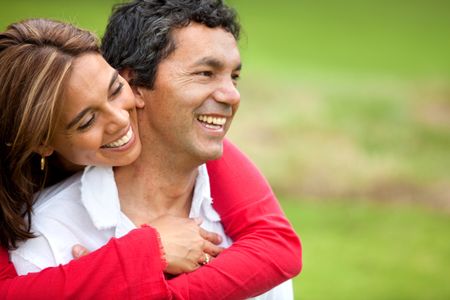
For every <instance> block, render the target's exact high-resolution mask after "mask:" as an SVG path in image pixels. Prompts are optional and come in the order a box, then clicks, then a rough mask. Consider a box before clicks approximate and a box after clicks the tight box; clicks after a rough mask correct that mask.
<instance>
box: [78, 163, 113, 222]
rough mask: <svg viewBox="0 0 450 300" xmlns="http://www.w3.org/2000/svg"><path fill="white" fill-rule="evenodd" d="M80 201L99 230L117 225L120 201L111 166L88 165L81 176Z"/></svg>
mask: <svg viewBox="0 0 450 300" xmlns="http://www.w3.org/2000/svg"><path fill="white" fill-rule="evenodd" d="M81 202H82V203H83V205H84V207H85V208H86V210H87V212H88V214H89V216H90V218H91V220H92V222H93V223H94V225H95V227H96V228H97V229H99V230H103V229H108V228H112V227H115V226H117V224H118V223H119V221H120V214H121V211H120V202H119V193H118V191H117V186H116V182H115V180H114V172H113V169H112V168H111V167H94V166H88V167H86V168H85V169H84V172H83V175H82V176H81Z"/></svg>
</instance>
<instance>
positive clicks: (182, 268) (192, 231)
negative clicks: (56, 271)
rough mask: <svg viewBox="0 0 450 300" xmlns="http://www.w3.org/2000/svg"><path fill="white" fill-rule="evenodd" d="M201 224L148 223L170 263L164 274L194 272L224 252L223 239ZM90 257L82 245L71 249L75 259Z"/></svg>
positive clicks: (172, 220)
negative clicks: (220, 245) (221, 244)
mask: <svg viewBox="0 0 450 300" xmlns="http://www.w3.org/2000/svg"><path fill="white" fill-rule="evenodd" d="M201 223H202V220H200V219H188V218H180V217H175V216H171V215H164V216H161V217H159V218H157V219H155V220H153V221H152V222H150V223H149V224H148V225H150V226H152V227H154V228H155V229H156V230H157V231H158V233H159V236H160V238H161V246H162V247H163V251H164V257H165V259H166V262H167V267H166V269H165V270H164V272H165V273H168V274H171V275H178V274H181V273H187V272H192V271H194V270H196V269H197V268H199V267H200V266H201V265H202V264H205V263H208V262H209V261H210V258H211V257H212V258H214V257H216V256H217V255H219V253H220V252H222V251H223V248H222V247H219V246H217V245H218V244H220V243H221V242H222V238H221V236H220V235H218V234H217V233H214V232H210V231H207V230H204V229H203V228H201V227H200V224H201ZM87 254H89V251H88V250H87V249H86V248H85V247H83V246H82V245H75V246H73V248H72V255H73V257H74V258H75V259H77V258H80V257H81V256H84V255H87Z"/></svg>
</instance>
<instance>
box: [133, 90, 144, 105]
mask: <svg viewBox="0 0 450 300" xmlns="http://www.w3.org/2000/svg"><path fill="white" fill-rule="evenodd" d="M131 89H132V90H133V93H134V99H135V101H136V107H137V108H144V106H145V101H144V89H143V88H142V87H139V86H132V87H131Z"/></svg>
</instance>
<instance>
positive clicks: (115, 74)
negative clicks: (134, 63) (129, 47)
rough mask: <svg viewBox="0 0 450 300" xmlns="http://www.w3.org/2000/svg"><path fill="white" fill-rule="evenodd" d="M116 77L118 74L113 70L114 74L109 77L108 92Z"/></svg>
mask: <svg viewBox="0 0 450 300" xmlns="http://www.w3.org/2000/svg"><path fill="white" fill-rule="evenodd" d="M118 76H119V72H118V71H117V70H115V71H114V73H113V74H112V76H111V80H110V81H109V85H108V91H109V90H110V89H111V87H112V86H113V84H114V82H116V80H117V77H118Z"/></svg>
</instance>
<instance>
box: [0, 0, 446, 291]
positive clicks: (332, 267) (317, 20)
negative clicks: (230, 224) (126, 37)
mask: <svg viewBox="0 0 450 300" xmlns="http://www.w3.org/2000/svg"><path fill="white" fill-rule="evenodd" d="M116 2H117V1H110V0H95V1H87V0H79V1H31V0H28V1H19V0H17V1H13V2H10V1H0V3H1V4H0V8H1V10H0V27H1V28H5V26H6V25H7V24H9V23H11V22H13V21H17V20H19V19H22V18H27V17H41V16H45V17H52V18H57V19H63V20H67V21H71V22H73V23H75V24H77V25H79V26H81V27H84V28H87V29H91V30H93V31H95V32H96V33H97V34H98V35H100V36H101V34H102V32H103V28H104V27H105V24H106V20H107V16H108V15H109V13H110V11H111V6H112V4H113V3H116ZM228 3H230V4H231V5H232V6H233V7H235V8H236V9H237V11H238V12H239V14H240V19H241V22H242V24H243V27H244V34H243V37H242V40H241V52H242V57H243V64H244V71H243V73H242V79H241V82H240V83H239V85H240V90H241V95H242V102H241V107H240V111H239V114H238V116H237V118H236V119H235V121H234V124H233V127H232V129H231V131H230V134H229V136H230V138H231V139H232V140H233V141H234V142H235V143H237V144H238V145H239V146H240V147H241V148H242V149H243V150H244V151H245V152H246V153H247V154H248V155H249V156H250V157H251V158H252V159H253V160H254V161H255V162H256V164H257V165H258V166H259V167H260V168H261V169H262V171H263V173H264V174H265V175H266V176H267V177H268V179H269V181H270V182H271V184H272V186H273V188H274V190H275V192H276V193H277V195H278V196H279V198H280V201H281V202H282V205H283V207H284V209H285V211H286V213H287V215H288V216H289V218H290V220H291V221H292V223H293V225H294V226H295V228H296V230H297V232H298V233H299V235H300V236H301V238H302V242H303V247H304V252H303V254H304V268H303V271H302V273H301V275H300V276H298V277H297V278H295V280H294V285H295V295H296V299H450V285H449V284H448V278H450V241H449V233H450V1H448V0H428V1H419V0H410V1H406V0H391V1H387V0H379V1H368V0H359V1H357V0H342V1H337V0H315V1H314V0H308V1H302V0H297V1H294V0H280V1H268V0H258V1H257V0H233V1H231V0H230V1H228ZM274 255H276V253H274Z"/></svg>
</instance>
